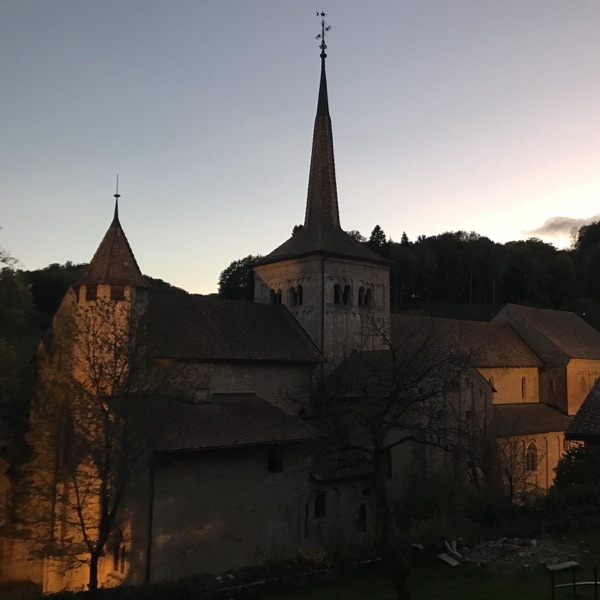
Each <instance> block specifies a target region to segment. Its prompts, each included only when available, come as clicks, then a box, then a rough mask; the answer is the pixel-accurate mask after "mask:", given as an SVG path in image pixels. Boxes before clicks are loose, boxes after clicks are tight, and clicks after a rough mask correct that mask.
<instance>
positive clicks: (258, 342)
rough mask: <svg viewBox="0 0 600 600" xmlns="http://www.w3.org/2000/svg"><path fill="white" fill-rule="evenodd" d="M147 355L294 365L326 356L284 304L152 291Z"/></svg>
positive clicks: (148, 317)
mask: <svg viewBox="0 0 600 600" xmlns="http://www.w3.org/2000/svg"><path fill="white" fill-rule="evenodd" d="M147 335H148V351H149V353H150V355H151V356H153V357H155V358H173V359H179V360H203V361H228V360H238V361H275V362H281V361H284V362H285V361H287V362H289V361H292V362H307V363H317V362H323V360H324V359H323V357H322V355H321V354H320V352H319V351H318V350H317V348H316V346H315V345H314V344H313V342H312V341H311V339H310V337H309V336H308V335H307V334H306V332H305V331H304V329H302V327H301V326H300V325H299V324H298V322H297V321H296V319H294V317H293V316H292V315H291V314H290V313H289V311H288V310H287V309H286V308H285V307H284V306H282V305H278V306H271V305H268V304H255V303H253V302H243V301H239V300H223V299H221V298H212V297H204V296H198V295H193V294H186V293H185V292H182V291H177V290H173V291H169V292H164V293H151V294H150V295H149V299H148V312H147Z"/></svg>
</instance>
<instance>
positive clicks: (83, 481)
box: [25, 298, 152, 589]
mask: <svg viewBox="0 0 600 600" xmlns="http://www.w3.org/2000/svg"><path fill="white" fill-rule="evenodd" d="M143 351H144V345H143V319H142V318H141V317H140V315H139V314H136V307H135V306H132V304H131V302H130V300H129V299H123V300H121V301H113V300H110V299H102V298H98V299H97V300H95V301H94V302H91V303H87V304H85V305H81V304H76V303H75V302H74V301H71V302H65V303H63V306H62V307H61V309H60V311H59V313H58V315H57V317H56V318H55V321H54V324H53V336H52V339H51V340H50V342H49V343H47V344H46V347H45V349H44V350H43V351H42V352H41V353H40V354H41V356H40V370H39V371H40V387H39V392H38V396H37V399H36V403H35V407H34V409H33V410H32V416H31V432H30V443H31V445H32V447H33V449H34V453H33V460H32V463H31V464H30V465H29V466H30V473H31V477H30V478H29V484H30V485H29V494H30V497H29V499H28V502H27V505H26V510H25V521H26V522H29V524H30V525H31V526H32V527H33V529H32V531H34V532H35V535H34V537H35V539H36V540H37V541H38V543H39V545H40V546H41V548H42V549H43V550H45V551H46V553H47V554H50V555H51V556H53V557H54V558H55V559H56V561H57V562H58V563H59V564H62V566H63V568H65V569H73V568H76V567H82V566H87V567H88V568H89V575H88V583H87V585H88V587H89V589H96V588H97V587H98V563H99V559H100V557H101V556H102V555H103V554H104V550H105V548H106V545H107V542H108V541H109V538H110V536H111V533H112V532H113V530H114V528H115V525H116V524H117V519H118V515H119V512H120V510H121V508H122V506H123V503H124V499H125V497H126V494H127V492H128V489H129V487H130V486H131V483H132V480H133V478H134V476H135V473H136V469H137V467H138V466H139V464H140V459H141V457H142V456H143V455H144V453H145V452H146V451H147V450H148V449H149V444H150V443H151V439H152V437H151V436H148V435H147V432H142V431H140V427H139V425H140V418H139V413H140V408H138V407H139V405H140V403H139V402H135V401H134V399H133V398H132V397H131V394H132V391H134V390H135V389H136V387H137V386H138V385H139V381H140V379H141V377H142V374H143ZM40 510H41V511H44V512H45V514H46V515H47V517H48V518H47V519H44V518H43V517H44V515H43V514H40ZM44 522H45V523H46V525H45V527H44V526H42V525H41V524H42V523H44ZM42 542H43V543H42Z"/></svg>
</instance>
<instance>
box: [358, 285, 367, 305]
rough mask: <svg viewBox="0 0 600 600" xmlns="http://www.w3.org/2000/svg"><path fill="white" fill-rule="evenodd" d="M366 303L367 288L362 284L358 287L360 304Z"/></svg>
mask: <svg viewBox="0 0 600 600" xmlns="http://www.w3.org/2000/svg"><path fill="white" fill-rule="evenodd" d="M364 304H365V288H364V287H362V286H361V287H359V288H358V305H359V306H364Z"/></svg>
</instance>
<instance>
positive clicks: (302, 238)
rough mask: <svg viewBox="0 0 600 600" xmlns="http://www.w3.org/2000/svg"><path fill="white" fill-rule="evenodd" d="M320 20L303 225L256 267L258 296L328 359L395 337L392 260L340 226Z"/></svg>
mask: <svg viewBox="0 0 600 600" xmlns="http://www.w3.org/2000/svg"><path fill="white" fill-rule="evenodd" d="M319 16H320V17H321V33H320V34H319V35H318V36H317V39H320V40H321V41H320V45H319V47H320V49H321V54H320V58H321V77H320V84H319V95H318V99H317V113H316V117H315V123H314V130H313V143H312V154H311V161H310V170H309V177H308V194H307V199H306V212H305V216H304V225H303V227H302V228H301V229H300V230H299V231H298V232H297V233H295V234H294V235H292V237H291V238H290V239H288V240H287V241H286V242H284V243H283V244H282V245H281V246H279V247H278V248H276V249H275V250H273V251H272V252H271V253H270V254H268V255H267V256H265V257H264V258H263V259H261V260H260V261H259V262H258V263H257V264H256V265H255V267H254V301H255V302H262V303H271V304H284V305H285V306H286V307H287V308H288V309H289V311H290V312H291V313H292V314H293V315H294V317H296V319H297V320H298V322H299V323H300V324H301V325H302V327H303V328H304V329H305V331H306V332H307V333H308V335H310V337H311V338H312V340H313V342H314V343H315V345H316V346H317V347H318V348H319V350H321V352H322V353H323V355H324V356H325V358H327V359H328V360H329V361H330V362H331V363H332V364H334V365H335V364H337V363H339V362H341V361H342V360H343V359H344V358H345V356H347V355H348V354H349V353H350V351H352V350H354V349H359V350H377V349H383V348H384V347H385V344H386V342H387V340H388V339H389V322H390V306H389V271H390V263H389V262H388V261H386V260H385V259H383V258H381V257H380V256H379V255H377V254H375V253H374V252H373V251H372V250H371V249H369V248H367V247H366V246H364V245H363V244H361V243H360V242H358V241H356V240H355V239H354V238H352V237H350V236H349V235H348V234H347V233H345V232H344V231H343V230H342V228H341V226H340V217H339V208H338V196H337V184H336V176H335V161H334V154H333V132H332V126H331V117H330V114H329V99H328V93H327V77H326V72H325V59H326V58H327V54H326V53H325V50H326V48H327V45H326V44H325V36H326V34H327V32H328V31H329V29H330V28H329V26H327V25H326V24H325V18H324V17H325V16H326V15H325V13H319Z"/></svg>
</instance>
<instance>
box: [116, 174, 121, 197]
mask: <svg viewBox="0 0 600 600" xmlns="http://www.w3.org/2000/svg"><path fill="white" fill-rule="evenodd" d="M114 197H115V198H116V199H117V200H118V199H119V198H120V197H121V194H119V174H118V173H117V193H116V194H114Z"/></svg>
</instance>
